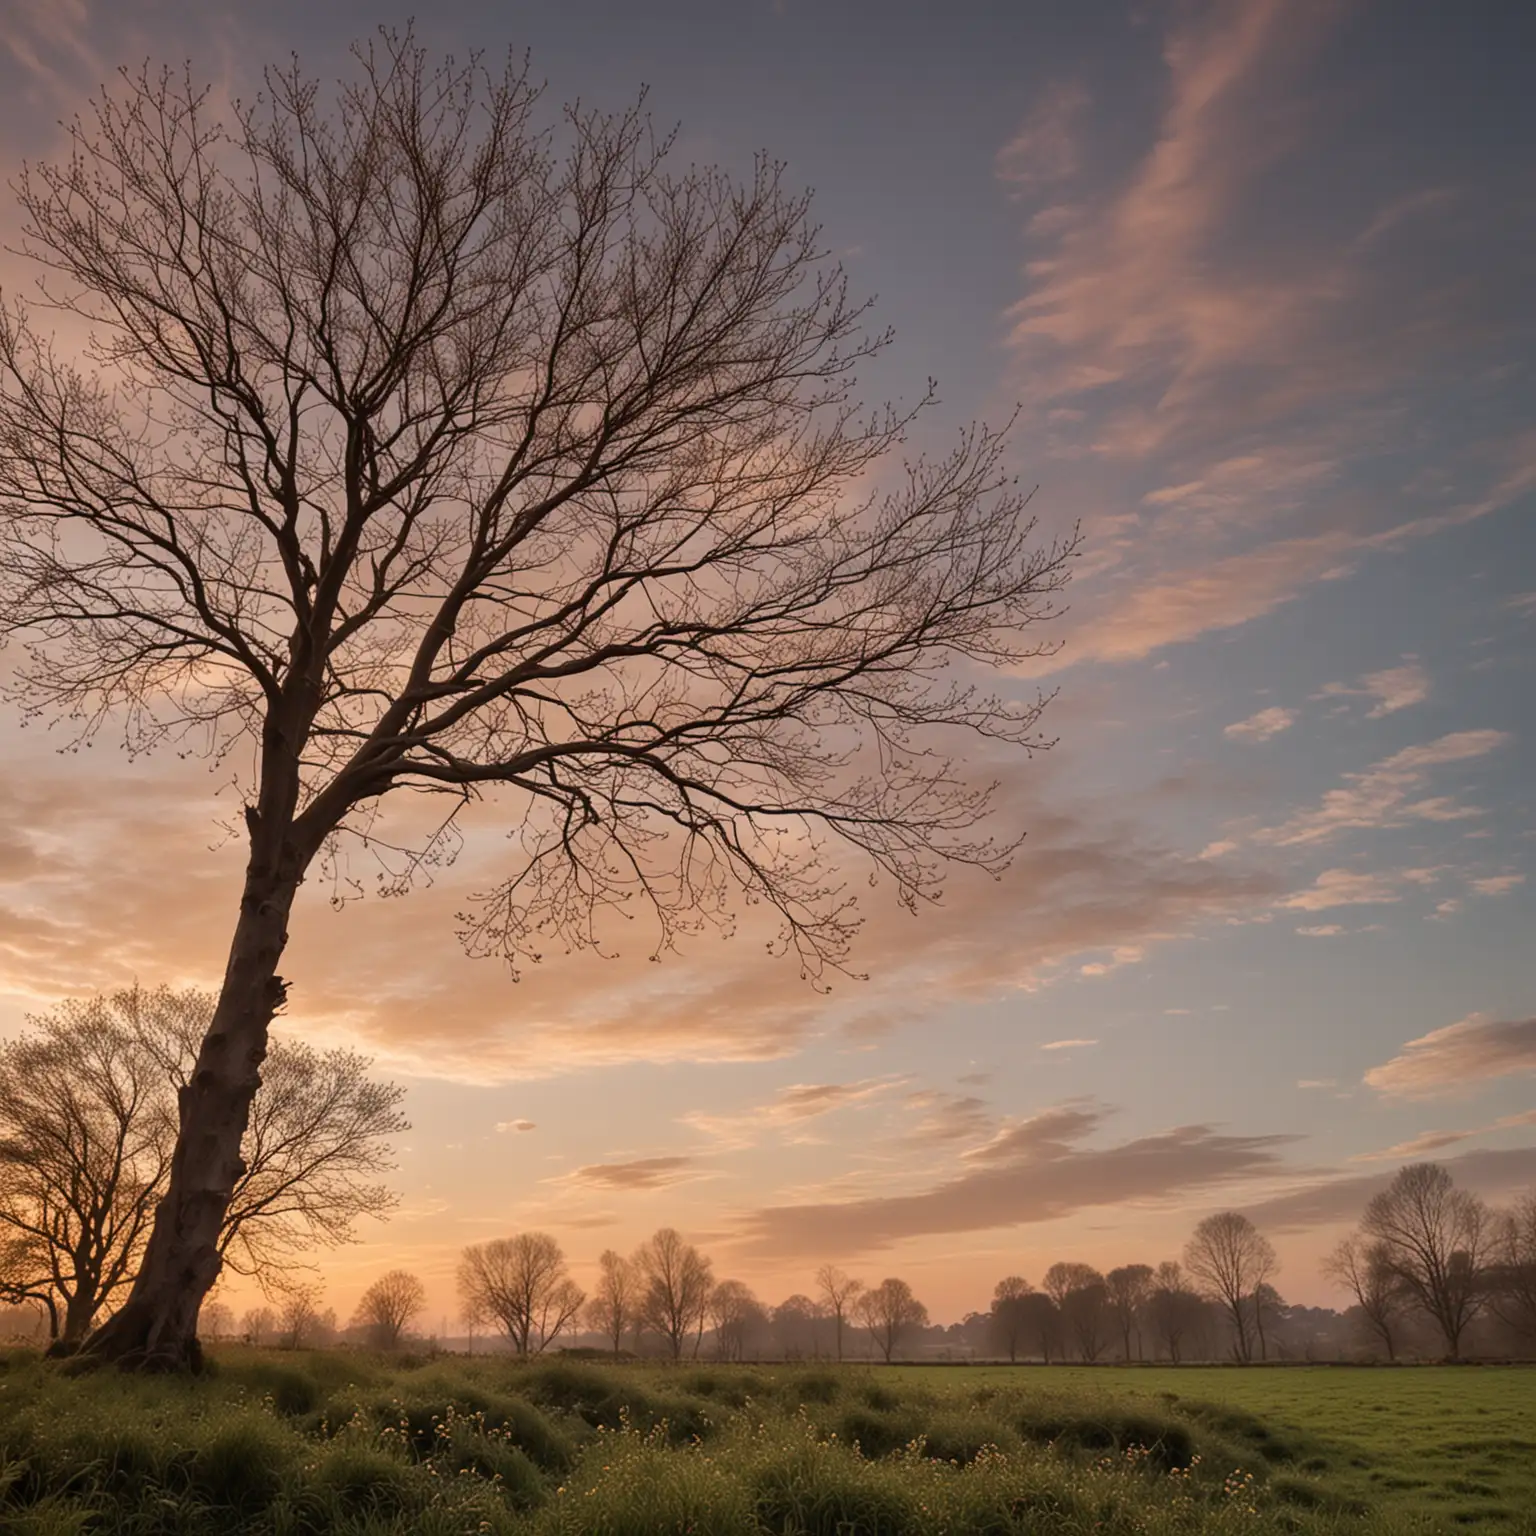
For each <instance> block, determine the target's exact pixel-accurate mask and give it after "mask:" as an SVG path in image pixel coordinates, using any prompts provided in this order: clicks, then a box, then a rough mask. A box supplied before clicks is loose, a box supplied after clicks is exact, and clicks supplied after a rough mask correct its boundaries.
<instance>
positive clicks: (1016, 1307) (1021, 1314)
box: [987, 1275, 1034, 1362]
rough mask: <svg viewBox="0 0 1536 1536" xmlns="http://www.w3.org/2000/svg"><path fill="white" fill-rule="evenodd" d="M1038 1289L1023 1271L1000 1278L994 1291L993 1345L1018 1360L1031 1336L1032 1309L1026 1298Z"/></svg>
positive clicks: (990, 1333) (990, 1329)
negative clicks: (1029, 1307)
mask: <svg viewBox="0 0 1536 1536" xmlns="http://www.w3.org/2000/svg"><path fill="white" fill-rule="evenodd" d="M1033 1291H1034V1286H1032V1285H1031V1284H1030V1283H1029V1281H1028V1280H1026V1279H1025V1278H1024V1277H1023V1276H1022V1275H1008V1276H1006V1277H1005V1278H1004V1279H1002V1280H999V1281H998V1282H997V1285H996V1287H995V1288H994V1290H993V1292H992V1310H991V1312H990V1314H989V1315H988V1326H987V1333H988V1336H989V1338H990V1340H991V1343H992V1347H993V1348H994V1349H996V1350H997V1351H998V1352H999V1353H1000V1354H1005V1355H1007V1356H1008V1359H1009V1361H1010V1362H1014V1361H1017V1360H1018V1358H1019V1352H1020V1350H1022V1349H1023V1348H1024V1346H1025V1342H1026V1340H1027V1339H1028V1336H1029V1309H1028V1307H1027V1306H1026V1305H1025V1301H1026V1298H1027V1297H1028V1296H1029V1295H1030V1294H1031V1293H1032V1292H1033Z"/></svg>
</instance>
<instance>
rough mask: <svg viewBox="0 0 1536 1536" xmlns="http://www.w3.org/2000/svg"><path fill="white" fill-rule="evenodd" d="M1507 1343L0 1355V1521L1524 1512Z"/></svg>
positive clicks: (711, 1528)
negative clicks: (1000, 1359) (146, 1363)
mask: <svg viewBox="0 0 1536 1536" xmlns="http://www.w3.org/2000/svg"><path fill="white" fill-rule="evenodd" d="M1533 1469H1536V1376H1533V1375H1532V1374H1531V1373H1530V1372H1528V1371H1521V1370H1519V1369H1518V1368H1509V1369H1493V1368H1476V1369H1474V1368H1462V1369H1455V1368H1433V1367H1426V1368H1413V1369H1378V1370H1370V1369H1366V1370H1359V1369H1350V1370H1341V1369H1325V1368H1294V1369H1277V1370H1269V1371H1239V1370H1231V1369H1226V1370H1223V1369H1215V1368H1213V1369H1199V1368H1196V1369H1184V1370H1177V1371H1176V1370H1171V1369H1160V1368H1145V1369H1131V1370H1104V1369H1100V1370H1082V1369H1073V1368H1051V1369H1047V1368H1042V1367H1015V1368H1008V1367H974V1368H950V1369H946V1368H933V1367H929V1368H922V1367H899V1366H898V1367H895V1368H890V1369H888V1368H885V1367H878V1368H871V1367H867V1366H844V1367H841V1368H836V1367H827V1366H818V1367H810V1366H782V1367H771V1368H755V1367H741V1366H728V1365H711V1366H687V1365H684V1366H668V1367H659V1366H654V1365H638V1364H634V1365H628V1364H626V1365H609V1364H603V1365H598V1364H593V1363H590V1362H573V1361H570V1360H567V1359H561V1358H550V1359H546V1360H543V1361H531V1362H518V1361H514V1360H510V1359H506V1358H502V1359H478V1360H468V1359H463V1358H452V1357H440V1358H432V1357H429V1356H425V1355H423V1356H416V1357H409V1356H408V1357H394V1358H388V1357H384V1356H378V1355H368V1354H364V1353H361V1352H325V1353H318V1352H317V1353H303V1352H291V1353H286V1354H276V1353H270V1352H265V1351H258V1350H248V1349H241V1348H232V1349H227V1350H221V1351H219V1352H217V1354H216V1357H215V1359H214V1360H213V1362H212V1369H211V1370H210V1371H209V1372H208V1373H207V1374H205V1375H204V1376H203V1377H201V1378H188V1377H185V1376H177V1377H165V1378H154V1377H138V1376H127V1375H121V1374H118V1373H101V1372H94V1373H90V1374H86V1375H70V1374H68V1371H67V1368H66V1369H64V1370H61V1369H60V1368H59V1367H57V1366H50V1365H48V1364H46V1363H45V1362H43V1361H41V1360H39V1359H38V1358H37V1357H36V1356H35V1355H33V1354H29V1353H23V1352H19V1351H18V1352H13V1353H11V1354H9V1355H0V1528H3V1529H4V1530H5V1531H6V1532H7V1533H11V1532H15V1533H17V1536H25V1533H32V1536H43V1533H48V1536H56V1533H63V1532H89V1531H100V1532H108V1531H110V1532H114V1533H116V1532H126V1533H134V1532H140V1533H146V1536H148V1533H185V1536H200V1533H204V1532H207V1533H213V1532H217V1533H218V1536H237V1533H258V1532H260V1533H267V1532H271V1533H294V1536H297V1533H308V1532H312V1533H322V1532H323V1533H331V1532H337V1533H355V1536H364V1533H367V1536H385V1533H396V1532H398V1533H405V1532H412V1533H415V1532H422V1533H427V1536H431V1533H445V1536H446V1533H449V1532H453V1533H459V1532H466V1533H468V1532H474V1533H482V1532H484V1533H497V1532H516V1533H527V1536H576V1533H583V1536H585V1533H593V1536H599V1533H600V1536H663V1533H684V1532H687V1533H694V1536H792V1533H805V1536H928V1533H933V1536H941V1533H957V1536H958V1533H972V1532H974V1533H978V1536H980V1533H986V1536H1008V1533H1015V1532H1016V1533H1019V1536H1024V1533H1029V1532H1059V1533H1076V1532H1090V1531H1092V1532H1111V1533H1113V1532H1127V1533H1129V1532H1146V1533H1159V1532H1174V1531H1233V1532H1253V1533H1264V1532H1271V1531H1287V1532H1311V1531H1358V1532H1362V1533H1365V1532H1388V1531H1393V1532H1395V1531H1415V1530H1418V1531H1441V1530H1452V1529H1464V1528H1471V1529H1476V1530H1479V1531H1486V1532H1500V1533H1503V1532H1511V1533H1512V1532H1528V1531H1536V1517H1533V1515H1532V1513H1531V1511H1532V1510H1533V1509H1536V1470H1533Z"/></svg>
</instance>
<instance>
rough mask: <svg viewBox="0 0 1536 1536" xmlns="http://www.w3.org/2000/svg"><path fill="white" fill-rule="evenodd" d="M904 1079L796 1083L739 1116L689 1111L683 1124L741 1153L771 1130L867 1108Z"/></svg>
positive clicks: (893, 1077) (683, 1118) (874, 1078)
mask: <svg viewBox="0 0 1536 1536" xmlns="http://www.w3.org/2000/svg"><path fill="white" fill-rule="evenodd" d="M903 1081H904V1079H903V1078H900V1077H896V1076H892V1077H870V1078H863V1079H860V1080H859V1081H857V1082H852V1083H793V1084H791V1085H790V1086H789V1087H787V1088H781V1089H779V1091H778V1092H777V1093H776V1094H775V1095H774V1096H773V1098H772V1099H770V1100H769V1101H768V1102H767V1103H766V1104H759V1105H755V1106H753V1107H752V1108H750V1109H746V1110H743V1111H740V1112H739V1113H736V1114H721V1113H715V1112H712V1111H710V1110H704V1109H696V1110H689V1111H688V1113H687V1114H685V1115H682V1116H681V1117H680V1118H679V1122H678V1123H679V1124H681V1125H686V1126H688V1127H690V1128H691V1129H693V1130H696V1131H699V1132H701V1133H702V1134H704V1135H706V1136H709V1137H711V1138H712V1139H713V1140H715V1141H716V1142H718V1143H719V1144H720V1145H721V1146H722V1147H724V1148H728V1149H730V1150H740V1149H742V1148H745V1147H750V1146H753V1145H755V1144H756V1142H757V1141H758V1140H759V1138H760V1136H761V1135H762V1133H763V1132H764V1131H767V1130H779V1131H786V1130H794V1131H797V1132H798V1131H799V1129H800V1128H803V1127H804V1126H806V1125H808V1124H810V1123H811V1122H813V1121H816V1120H819V1119H821V1118H822V1117H824V1116H827V1115H831V1114H835V1113H836V1112H838V1111H840V1110H845V1109H850V1108H853V1107H855V1106H859V1105H866V1104H868V1103H870V1102H871V1101H873V1100H875V1099H878V1098H880V1097H882V1096H883V1095H885V1094H887V1093H889V1092H890V1091H891V1090H892V1089H893V1088H895V1087H897V1086H898V1085H899V1084H900V1083H902V1082H903Z"/></svg>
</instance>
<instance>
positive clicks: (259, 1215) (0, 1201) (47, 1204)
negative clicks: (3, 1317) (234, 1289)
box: [0, 987, 406, 1346]
mask: <svg viewBox="0 0 1536 1536" xmlns="http://www.w3.org/2000/svg"><path fill="white" fill-rule="evenodd" d="M213 1006H214V999H213V998H212V996H210V995H209V994H208V993H205V992H199V991H196V990H195V989H188V990H184V991H172V990H171V989H169V988H167V987H160V988H157V989H155V990H153V991H151V990H148V989H145V988H141V987H131V988H125V989H122V990H120V991H116V992H112V993H109V994H107V995H105V996H102V997H95V998H90V999H87V1000H75V1001H69V1002H65V1003H62V1004H60V1005H59V1006H58V1007H57V1008H55V1009H53V1010H52V1011H51V1012H50V1013H48V1014H45V1015H42V1016H40V1017H36V1018H32V1019H29V1021H28V1030H27V1031H26V1032H25V1033H23V1034H22V1035H20V1036H19V1037H17V1038H16V1039H14V1040H11V1041H8V1042H5V1043H3V1044H0V1234H4V1236H3V1237H0V1244H3V1245H5V1246H6V1247H7V1248H8V1249H9V1250H13V1251H14V1253H15V1255H16V1256H17V1265H18V1268H19V1269H20V1270H22V1271H24V1272H25V1273H26V1275H27V1277H28V1278H27V1287H26V1293H27V1294H28V1295H31V1296H35V1297H37V1298H38V1299H39V1300H42V1301H43V1302H44V1305H45V1306H47V1307H48V1308H49V1311H50V1315H52V1316H54V1317H56V1318H57V1317H59V1315H60V1314H61V1313H62V1318H61V1319H60V1320H61V1321H62V1328H60V1329H57V1330H56V1333H57V1335H58V1337H59V1340H60V1344H61V1346H73V1345H75V1344H77V1343H78V1341H79V1340H80V1339H82V1338H83V1337H84V1336H85V1334H86V1331H87V1330H88V1329H89V1327H90V1326H91V1323H92V1321H93V1319H94V1318H95V1317H96V1316H97V1314H98V1313H99V1312H100V1311H101V1310H102V1309H103V1308H105V1307H107V1306H108V1305H109V1304H110V1303H111V1302H112V1301H113V1300H115V1299H116V1297H117V1295H118V1294H120V1293H121V1292H122V1291H123V1290H124V1289H125V1288H126V1287H127V1286H128V1285H129V1284H130V1283H131V1282H132V1280H133V1278H134V1276H135V1274H136V1273H137V1269H138V1265H139V1263H140V1260H141V1257H142V1253H143V1248H144V1240H145V1239H146V1237H147V1236H148V1232H149V1228H150V1224H151V1221H152V1219H153V1215H154V1209H155V1203H156V1201H157V1200H158V1199H159V1198H160V1196H161V1195H162V1194H163V1193H164V1189H165V1180H166V1176H167V1175H168V1173H169V1170H170V1165H171V1158H172V1152H173V1148H174V1145H175V1138H176V1106H177V1099H178V1096H179V1094H180V1093H181V1091H182V1090H184V1089H185V1088H186V1086H187V1081H188V1078H189V1076H190V1074H191V1072H192V1068H193V1064H194V1062H195V1060H196V1052H197V1046H198V1042H199V1040H200V1039H201V1036H202V1033H203V1030H204V1028H205V1027H206V1025H207V1021H208V1019H209V1018H210V1017H211V1016H212V1012H213ZM370 1066H371V1063H370V1062H369V1061H368V1059H367V1058H366V1057H363V1056H359V1055H357V1054H356V1053H354V1052H351V1051H343V1050H336V1051H326V1052H318V1051H314V1050H312V1049H310V1048H309V1047H308V1046H306V1045H303V1044H295V1043H292V1042H288V1041H280V1042H277V1043H276V1044H274V1045H273V1046H272V1048H271V1050H270V1052H269V1053H268V1056H267V1061H266V1066H265V1069H264V1078H263V1083H262V1087H261V1091H260V1092H259V1093H258V1094H257V1097H256V1100H255V1103H254V1104H253V1105H252V1110H251V1118H250V1123H249V1125H248V1126H247V1128H246V1134H245V1137H244V1139H243V1141H242V1146H241V1161H242V1169H241V1173H240V1176H239V1178H238V1179H237V1180H236V1183H235V1188H234V1191H233V1195H232V1198H231V1200H230V1203H229V1205H228V1207H227V1208H226V1210H225V1214H224V1222H223V1226H222V1228H221V1230H220V1233H219V1238H218V1248H219V1252H220V1255H221V1258H222V1260H223V1262H224V1263H226V1264H227V1265H228V1266H229V1268H230V1269H231V1270H233V1271H235V1272H236V1273H239V1274H244V1275H254V1276H255V1277H256V1279H257V1280H258V1281H259V1282H260V1283H261V1285H262V1287H263V1289H264V1290H269V1291H271V1292H273V1293H274V1295H277V1296H280V1295H282V1294H283V1293H285V1292H286V1290H287V1289H288V1288H289V1286H290V1285H292V1284H299V1285H303V1284H305V1283H307V1282H306V1281H305V1280H304V1279H302V1278H296V1277H295V1273H294V1272H295V1270H296V1269H299V1270H302V1268H303V1264H304V1258H305V1257H306V1256H307V1255H308V1254H309V1253H310V1252H311V1251H312V1250H313V1249H314V1248H316V1247H317V1246H329V1245H333V1244H336V1243H341V1242H345V1241H347V1240H348V1239H349V1238H351V1236H352V1235H353V1227H354V1223H355V1222H356V1220H357V1219H358V1218H359V1217H360V1216H364V1215H371V1216H383V1215H384V1214H385V1213H386V1212H387V1211H388V1210H389V1208H390V1207H391V1206H393V1204H394V1203H395V1198H396V1197H395V1195H394V1194H393V1193H392V1192H391V1191H390V1189H389V1188H388V1186H387V1185H385V1184H382V1183H379V1182H378V1181H377V1180H378V1174H379V1173H380V1172H381V1171H384V1170H387V1169H388V1168H390V1167H391V1166H392V1164H391V1162H390V1159H389V1148H388V1146H387V1144H386V1140H385V1139H386V1138H387V1137H389V1136H391V1135H394V1134H396V1133H398V1132H399V1131H402V1130H404V1129H406V1121H405V1119H404V1118H403V1117H402V1116H401V1114H400V1112H399V1103H400V1100H401V1098H402V1096H403V1092H404V1090H402V1089H401V1088H399V1087H397V1086H396V1085H395V1084H393V1083H379V1082H374V1081H373V1080H372V1079H370V1077H369V1076H368V1072H369V1068H370ZM23 1256H24V1258H25V1262H24V1263H21V1259H22V1257H23ZM3 1283H4V1282H3V1281H0V1284H3ZM45 1293H46V1295H45ZM3 1294H5V1291H4V1290H0V1295H3Z"/></svg>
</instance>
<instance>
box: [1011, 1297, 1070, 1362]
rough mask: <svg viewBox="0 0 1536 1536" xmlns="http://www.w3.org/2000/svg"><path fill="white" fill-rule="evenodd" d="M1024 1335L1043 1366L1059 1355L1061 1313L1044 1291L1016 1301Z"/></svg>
mask: <svg viewBox="0 0 1536 1536" xmlns="http://www.w3.org/2000/svg"><path fill="white" fill-rule="evenodd" d="M1018 1307H1019V1311H1020V1313H1021V1315H1022V1318H1023V1323H1024V1329H1025V1334H1026V1336H1027V1337H1028V1339H1029V1341H1030V1344H1031V1346H1032V1347H1033V1348H1034V1350H1035V1352H1036V1353H1037V1354H1038V1355H1039V1356H1040V1359H1041V1362H1042V1363H1043V1364H1045V1365H1049V1364H1050V1363H1051V1357H1052V1356H1053V1355H1058V1354H1060V1353H1061V1347H1062V1345H1061V1313H1060V1312H1059V1311H1058V1310H1057V1308H1056V1303H1055V1302H1054V1301H1052V1300H1051V1298H1050V1297H1049V1296H1047V1295H1046V1293H1045V1292H1044V1291H1034V1292H1031V1293H1030V1294H1029V1295H1027V1296H1022V1297H1020V1298H1019V1301H1018Z"/></svg>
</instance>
